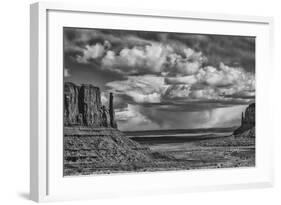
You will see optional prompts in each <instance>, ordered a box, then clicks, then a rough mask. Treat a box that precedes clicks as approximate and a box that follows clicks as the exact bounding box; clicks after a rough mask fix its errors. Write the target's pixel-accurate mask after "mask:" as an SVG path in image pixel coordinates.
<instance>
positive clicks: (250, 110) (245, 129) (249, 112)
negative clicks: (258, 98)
mask: <svg viewBox="0 0 281 205" xmlns="http://www.w3.org/2000/svg"><path fill="white" fill-rule="evenodd" d="M255 118H256V114H255V103H252V104H250V105H249V106H248V107H247V108H246V110H245V114H244V113H243V112H242V116H241V125H240V127H239V128H237V129H236V130H235V131H234V133H233V134H234V135H236V136H237V135H240V136H244V137H255V125H256V120H255Z"/></svg>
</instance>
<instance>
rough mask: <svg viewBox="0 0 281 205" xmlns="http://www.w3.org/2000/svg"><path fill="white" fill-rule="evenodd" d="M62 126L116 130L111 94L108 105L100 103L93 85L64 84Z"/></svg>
mask: <svg viewBox="0 0 281 205" xmlns="http://www.w3.org/2000/svg"><path fill="white" fill-rule="evenodd" d="M64 125H66V126H87V127H96V128H98V127H112V128H117V123H116V121H115V118H114V107H113V94H112V93H110V97H109V105H108V107H106V106H105V105H102V103H101V92H100V89H99V87H95V86H93V85H81V86H78V85H75V84H74V83H70V82H67V83H65V84H64Z"/></svg>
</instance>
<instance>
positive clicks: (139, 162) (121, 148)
mask: <svg viewBox="0 0 281 205" xmlns="http://www.w3.org/2000/svg"><path fill="white" fill-rule="evenodd" d="M147 163H148V164H150V165H151V164H152V163H153V162H152V158H151V152H150V150H149V148H147V147H144V146H142V145H140V144H139V143H137V142H135V141H133V140H131V139H129V138H128V137H127V136H125V135H124V134H123V133H122V132H120V131H119V130H117V129H115V128H90V127H65V128H64V175H65V176H67V175H80V174H83V175H87V174H92V173H107V172H114V171H122V170H127V171H129V170H135V169H136V168H137V167H138V166H140V167H145V166H144V164H147Z"/></svg>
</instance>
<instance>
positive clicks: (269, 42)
mask: <svg viewBox="0 0 281 205" xmlns="http://www.w3.org/2000/svg"><path fill="white" fill-rule="evenodd" d="M83 15H84V16H83ZM85 15H87V16H85ZM91 15H93V16H92V17H91V18H95V17H96V16H98V15H101V19H102V18H104V16H106V18H107V17H108V18H110V16H121V17H120V24H119V25H117V24H116V23H115V24H114V22H113V23H112V25H111V26H110V27H111V28H112V27H115V28H119V27H120V26H122V28H131V26H132V25H133V21H132V23H131V24H130V23H128V24H126V25H125V24H122V22H123V21H122V19H126V18H134V19H136V21H138V20H140V19H142V18H154V19H159V22H160V20H161V22H162V21H167V24H168V23H170V21H173V22H175V26H176V24H177V23H176V22H180V23H181V24H182V23H183V24H184V23H185V21H186V22H187V21H193V22H200V23H202V25H203V24H204V22H205V24H206V25H207V24H208V23H209V24H211V27H213V29H215V28H219V27H220V24H221V23H223V25H224V26H225V28H229V25H228V24H231V27H235V26H237V28H238V29H237V30H236V31H235V32H236V33H235V34H243V33H244V34H252V35H256V36H257V40H258V42H257V50H256V52H257V55H256V60H257V62H256V64H257V70H256V75H257V77H256V79H257V98H256V102H257V105H258V108H257V148H256V150H257V151H256V155H257V159H256V160H257V165H256V167H254V168H241V169H221V170H194V171H176V172H175V171H172V172H161V173H158V172H155V173H136V174H120V175H99V176H85V177H66V178H65V177H63V174H62V172H61V169H60V168H59V166H60V165H59V164H60V163H61V162H62V159H60V156H61V155H60V154H62V153H60V151H61V150H60V146H61V145H62V140H61V139H60V138H59V137H58V138H54V136H56V137H57V136H59V133H61V130H62V123H58V124H60V125H54V123H56V122H60V121H59V120H58V121H56V122H54V121H53V119H54V117H55V115H57V118H58V119H60V117H59V115H60V114H59V113H62V112H60V111H61V110H59V109H57V108H56V105H58V106H59V105H60V104H62V103H61V101H59V102H54V101H52V99H54V98H55V97H56V96H62V95H61V89H57V86H60V85H62V82H63V79H62V70H58V69H54V67H52V66H53V65H54V63H56V62H58V64H59V65H61V60H59V59H58V58H59V55H58V56H57V57H54V58H53V55H54V53H56V52H58V53H59V52H60V53H62V50H60V45H59V44H58V47H57V44H56V43H59V42H61V36H62V35H61V36H59V33H60V32H61V31H62V30H61V29H60V28H61V27H62V26H71V25H73V26H78V24H80V23H82V22H83V23H82V24H83V25H81V26H87V23H88V21H87V20H85V19H87V18H89V16H91ZM94 15H95V16H94ZM71 16H72V17H71ZM74 16H75V17H74ZM70 18H71V19H70ZM54 19H55V21H54ZM66 19H68V22H66ZM83 19H84V20H85V21H84V20H83ZM82 20H83V21H82ZM54 22H55V23H54ZM129 22H130V21H129ZM145 22H146V21H144V24H145ZM101 23H105V24H108V25H109V23H106V20H104V21H101ZM66 24H67V25H66ZM198 24H199V23H198ZM232 24H233V25H232ZM159 25H160V26H159V28H156V29H163V28H164V27H163V28H162V27H161V23H160V24H159ZM136 26H137V27H138V29H141V28H142V26H143V27H144V25H136ZM168 27H169V26H168ZM244 27H245V29H242V28H244ZM208 28H210V26H209V27H208V26H207V27H206V28H204V29H208ZM145 29H148V28H145ZM151 29H152V27H151ZM170 29H177V28H176V27H174V28H172V27H171V28H170ZM201 29H203V28H201ZM272 29H273V19H272V18H270V17H258V16H241V15H228V14H213V13H196V12H185V11H160V10H159V11H158V10H149V9H147V10H141V9H126V8H98V7H96V6H95V5H93V4H80V3H79V4H74V3H46V2H42V3H35V4H32V5H31V10H30V79H31V80H30V93H31V95H30V121H31V123H30V126H31V127H30V198H31V200H34V201H37V202H41V201H54V200H71V199H84V198H85V199H86V198H87V199H89V198H99V197H114V196H129V195H141V194H157V193H178V192H188V191H206V190H224V189H237V188H252V187H270V186H273V160H272V159H273V137H272V136H273V134H272V133H271V132H272V131H270V129H269V128H270V119H271V116H270V113H268V112H267V110H266V108H267V107H268V106H270V96H269V94H268V91H269V90H270V75H269V74H268V73H267V72H266V71H265V67H266V68H267V69H273V66H272V64H271V62H272V51H273V36H272V35H273V32H272ZM218 30H219V29H218ZM225 30H226V31H225V32H229V34H231V33H233V32H234V31H233V30H232V29H225ZM53 31H54V32H53ZM200 31H201V30H200V28H199V26H198V28H196V29H193V30H192V29H191V30H190V32H200ZM201 32H206V30H205V31H203V30H202V31H201ZM210 32H212V33H214V30H212V31H211V30H210ZM217 32H218V33H219V32H220V31H217ZM57 38H58V39H57ZM54 42H55V43H54ZM50 43H52V44H50ZM54 45H56V46H54ZM55 49H57V51H55ZM261 50H263V52H261ZM53 51H54V52H53ZM56 54H57V53H56ZM261 54H263V56H261ZM57 60H58V61H57ZM59 61H60V63H59ZM59 65H58V67H59ZM55 67H56V66H55ZM261 81H263V82H267V83H261ZM56 89H57V91H56ZM260 102H262V103H260ZM61 117H62V115H61ZM56 126H61V127H56ZM56 133H58V135H56ZM61 134H62V133H61ZM164 180H165V182H164ZM148 182H150V184H149V186H147V184H148Z"/></svg>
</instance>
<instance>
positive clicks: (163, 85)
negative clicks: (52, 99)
mask: <svg viewBox="0 0 281 205" xmlns="http://www.w3.org/2000/svg"><path fill="white" fill-rule="evenodd" d="M255 48H256V39H255V37H254V36H230V35H215V34H196V33H174V32H162V31H161V32H160V31H159V32H156V31H136V30H113V29H99V28H75V27H64V28H63V58H64V59H63V68H62V71H61V72H63V76H64V77H63V78H64V79H63V83H64V85H63V88H64V91H63V113H62V114H63V141H64V142H63V152H64V153H63V157H64V159H63V163H64V164H63V175H64V176H77V175H92V174H113V173H128V172H155V171H176V170H195V169H221V168H242V167H255V160H256V157H255V153H256V149H255V148H256V146H255V144H256V143H255V91H256V89H255V66H256V65H255V60H256V59H255Z"/></svg>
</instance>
